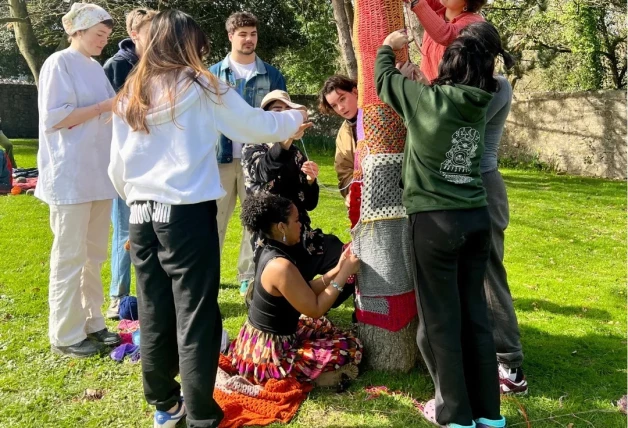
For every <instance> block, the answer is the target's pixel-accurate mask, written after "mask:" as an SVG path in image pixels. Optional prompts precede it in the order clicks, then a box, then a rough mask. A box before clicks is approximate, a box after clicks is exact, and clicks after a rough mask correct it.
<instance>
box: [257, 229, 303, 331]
mask: <svg viewBox="0 0 628 428" xmlns="http://www.w3.org/2000/svg"><path fill="white" fill-rule="evenodd" d="M278 257H281V258H284V259H287V260H289V261H290V262H291V263H292V264H294V265H295V266H296V263H295V262H294V259H293V258H292V257H291V255H290V247H287V246H285V245H282V244H281V243H279V242H276V241H271V240H267V241H266V245H265V246H264V248H263V249H262V251H261V254H260V255H259V258H258V259H257V261H256V264H255V280H254V281H253V285H252V286H253V287H254V288H253V298H252V300H251V305H250V307H249V323H250V324H251V325H252V326H253V327H255V328H257V329H258V330H261V331H263V332H266V333H272V334H279V335H282V336H289V335H291V334H294V333H296V332H297V325H298V323H299V317H300V316H301V313H300V312H299V311H297V310H296V309H295V308H294V307H293V306H292V305H291V304H290V302H288V300H286V298H285V297H283V296H273V295H272V294H270V293H269V292H268V291H266V290H265V289H264V287H263V286H262V273H263V272H264V269H265V268H266V265H267V264H268V262H270V261H271V260H273V259H276V258H278Z"/></svg>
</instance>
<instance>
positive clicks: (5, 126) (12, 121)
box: [0, 80, 39, 138]
mask: <svg viewBox="0 0 628 428" xmlns="http://www.w3.org/2000/svg"><path fill="white" fill-rule="evenodd" d="M0 121H2V132H4V134H5V135H6V136H7V137H9V138H37V137H38V129H39V128H38V113H37V87H36V86H35V85H31V84H23V83H14V82H6V81H2V80H0Z"/></svg>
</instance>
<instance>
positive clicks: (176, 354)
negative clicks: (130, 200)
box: [129, 201, 223, 428]
mask: <svg viewBox="0 0 628 428" xmlns="http://www.w3.org/2000/svg"><path fill="white" fill-rule="evenodd" d="M129 234H130V241H131V259H132V261H133V265H134V266H135V272H136V275H137V295H138V296H137V297H138V312H139V319H140V326H141V328H140V341H141V343H140V353H141V361H142V377H143V383H144V394H145V396H146V400H147V401H148V403H149V404H152V405H154V406H155V407H156V408H157V410H170V409H171V408H172V407H173V406H174V405H175V404H176V403H177V402H178V401H179V400H180V390H181V385H179V384H178V383H177V382H176V381H175V376H176V375H177V374H178V373H180V374H181V383H182V385H183V392H184V396H185V404H186V407H187V411H188V415H187V425H188V427H190V428H200V427H202V428H207V427H217V426H218V423H219V422H220V420H221V419H222V416H223V413H222V410H221V409H220V407H219V406H218V404H217V403H216V402H215V401H214V398H213V393H214V383H215V380H216V371H217V368H218V356H219V353H220V341H221V336H222V320H221V316H220V310H219V308H218V289H219V284H220V250H219V247H218V229H217V226H216V202H215V201H210V202H203V203H199V204H194V205H166V204H160V203H157V202H151V201H148V202H137V203H135V204H133V205H132V206H131V218H130V227H129Z"/></svg>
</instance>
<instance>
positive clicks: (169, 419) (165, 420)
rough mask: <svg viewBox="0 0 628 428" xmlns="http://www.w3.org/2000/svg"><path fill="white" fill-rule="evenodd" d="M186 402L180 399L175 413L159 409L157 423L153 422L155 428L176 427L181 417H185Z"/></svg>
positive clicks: (156, 415)
mask: <svg viewBox="0 0 628 428" xmlns="http://www.w3.org/2000/svg"><path fill="white" fill-rule="evenodd" d="M186 413H187V412H186V410H185V403H184V402H183V401H179V403H178V404H177V409H176V411H175V412H174V413H168V412H164V411H162V410H157V411H156V412H155V423H154V424H153V427H154V428H174V427H175V426H176V425H177V424H178V423H179V421H180V420H181V419H183V418H184V417H185V415H186Z"/></svg>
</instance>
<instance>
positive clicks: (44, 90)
mask: <svg viewBox="0 0 628 428" xmlns="http://www.w3.org/2000/svg"><path fill="white" fill-rule="evenodd" d="M113 96H115V92H114V90H113V88H112V87H111V84H110V83H109V80H108V79H107V76H105V72H104V71H103V68H102V66H101V65H100V64H99V63H98V62H97V61H95V60H94V59H92V58H88V57H86V56H85V55H83V54H82V53H80V52H78V51H77V50H75V49H73V48H67V49H64V50H62V51H60V52H56V53H54V54H52V55H51V56H50V57H49V58H48V59H47V60H46V61H45V62H44V65H43V66H42V68H41V72H40V74H39V95H38V106H39V152H38V153H37V167H38V168H39V180H38V182H37V187H36V189H35V196H37V197H38V198H39V199H41V200H42V201H44V202H46V203H47V204H50V205H69V204H80V203H85V202H91V201H100V200H106V199H113V198H115V197H116V196H117V195H116V191H115V189H114V188H113V185H112V184H111V181H110V180H109V177H108V175H107V166H108V165H109V151H110V147H111V121H110V119H111V113H103V114H101V115H100V117H98V116H97V117H95V118H93V119H90V120H88V121H87V122H84V123H81V124H80V125H77V126H74V127H73V128H72V129H68V128H64V129H55V128H54V126H55V125H56V124H58V123H59V122H61V121H62V120H63V119H65V118H66V117H67V116H68V115H69V114H70V113H72V111H73V110H74V109H76V108H79V107H88V106H91V105H94V104H97V103H99V102H102V101H105V100H107V99H109V98H111V97H113Z"/></svg>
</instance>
